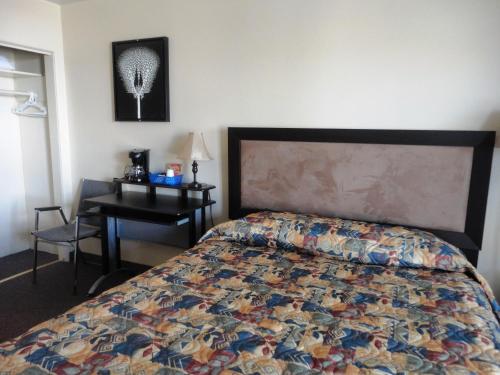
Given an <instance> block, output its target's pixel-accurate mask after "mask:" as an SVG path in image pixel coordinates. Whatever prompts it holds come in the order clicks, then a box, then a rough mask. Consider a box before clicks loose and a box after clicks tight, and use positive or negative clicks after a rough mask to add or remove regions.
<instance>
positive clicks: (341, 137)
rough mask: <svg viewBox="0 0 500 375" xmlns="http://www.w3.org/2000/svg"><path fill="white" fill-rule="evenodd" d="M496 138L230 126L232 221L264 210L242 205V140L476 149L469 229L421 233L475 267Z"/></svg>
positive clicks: (488, 135)
mask: <svg viewBox="0 0 500 375" xmlns="http://www.w3.org/2000/svg"><path fill="white" fill-rule="evenodd" d="M495 136H496V133H495V132H494V131H446V130H372V129H312V128H308V129H301V128H237V127H229V128H228V182H229V217H230V218H231V219H237V218H240V217H243V216H245V215H248V214H250V213H253V212H258V211H262V210H265V209H266V207H242V204H241V149H240V145H241V141H244V140H263V141H289V142H332V143H368V144H396V145H428V146H465V147H472V148H473V156H472V170H471V179H470V186H469V197H468V202H467V213H466V220H465V230H464V231H463V232H455V231H445V230H436V229H428V228H420V229H423V230H426V231H428V232H432V233H434V234H436V235H437V236H439V237H440V238H442V239H443V240H445V241H447V242H449V243H451V244H453V245H455V246H457V247H459V248H460V249H461V250H462V251H463V252H464V254H465V256H466V257H467V259H469V261H470V262H471V263H472V264H473V265H475V266H476V265H477V260H478V255H479V251H480V250H481V245H482V240H483V231H484V221H485V216H486V204H487V201H488V188H489V181H490V174H491V165H492V160H493V150H494V147H495ZM344 219H349V218H344ZM389 224H397V223H389Z"/></svg>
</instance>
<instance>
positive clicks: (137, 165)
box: [125, 148, 149, 182]
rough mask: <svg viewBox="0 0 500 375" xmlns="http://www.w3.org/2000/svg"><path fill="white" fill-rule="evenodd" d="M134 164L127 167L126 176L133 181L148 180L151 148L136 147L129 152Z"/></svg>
mask: <svg viewBox="0 0 500 375" xmlns="http://www.w3.org/2000/svg"><path fill="white" fill-rule="evenodd" d="M128 157H129V158H130V160H131V161H132V165H128V166H127V167H126V168H125V178H126V179H127V180H129V181H131V182H148V180H149V150H147V149H140V148H134V149H133V150H132V151H130V152H129V153H128Z"/></svg>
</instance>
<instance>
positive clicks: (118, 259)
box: [114, 218, 122, 269]
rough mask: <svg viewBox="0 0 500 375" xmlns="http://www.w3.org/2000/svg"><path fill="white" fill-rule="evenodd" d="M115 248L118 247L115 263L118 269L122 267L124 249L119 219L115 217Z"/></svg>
mask: <svg viewBox="0 0 500 375" xmlns="http://www.w3.org/2000/svg"><path fill="white" fill-rule="evenodd" d="M114 225H115V248H116V257H115V264H116V269H119V268H122V254H121V253H122V251H121V242H120V234H119V233H118V219H117V218H115V224H114Z"/></svg>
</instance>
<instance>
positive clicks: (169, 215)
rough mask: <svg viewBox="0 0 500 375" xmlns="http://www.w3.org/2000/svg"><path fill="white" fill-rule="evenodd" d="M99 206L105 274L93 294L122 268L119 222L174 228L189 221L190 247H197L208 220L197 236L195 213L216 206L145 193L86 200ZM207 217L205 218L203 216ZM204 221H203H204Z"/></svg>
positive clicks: (110, 195) (92, 289)
mask: <svg viewBox="0 0 500 375" xmlns="http://www.w3.org/2000/svg"><path fill="white" fill-rule="evenodd" d="M85 201H86V202H89V203H91V204H94V205H99V207H100V213H101V215H102V220H101V236H102V239H101V242H102V243H101V246H102V273H103V276H101V277H100V278H99V279H98V280H97V281H96V282H95V283H94V285H92V287H91V288H90V290H89V295H92V294H94V292H95V290H96V289H97V287H98V286H99V285H100V284H101V283H102V282H103V281H104V280H105V279H106V278H107V277H108V276H110V275H111V274H112V273H114V272H116V271H119V270H123V269H122V268H121V255H120V238H119V236H118V231H117V219H127V220H132V221H143V222H150V223H156V224H166V225H170V224H174V223H176V222H178V221H180V220H184V219H186V218H187V219H189V246H190V247H191V246H194V245H195V244H196V242H197V241H198V239H199V238H200V236H201V234H202V233H204V232H205V230H206V228H205V220H202V222H201V233H200V235H198V234H197V230H196V228H197V223H196V210H198V209H202V211H204V210H205V207H207V206H210V205H212V204H214V203H215V201H213V200H208V199H205V198H204V199H199V198H191V197H187V196H184V195H183V196H170V195H158V194H154V195H153V194H149V193H142V192H123V193H121V194H107V195H101V196H98V197H94V198H88V199H86V200H85ZM202 216H204V215H202ZM202 218H203V217H202Z"/></svg>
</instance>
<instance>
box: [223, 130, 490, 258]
mask: <svg viewBox="0 0 500 375" xmlns="http://www.w3.org/2000/svg"><path fill="white" fill-rule="evenodd" d="M494 136H495V135H494V132H441V131H388V130H387V131H386V130H376V131H373V130H339V129H261V128H230V129H229V158H230V164H229V175H230V216H231V217H232V218H235V217H240V216H243V215H244V214H246V213H248V212H254V211H258V210H263V209H268V210H274V211H292V212H301V213H316V214H320V215H323V216H331V217H342V218H347V219H355V220H364V221H371V222H380V223H391V224H401V225H405V226H410V227H418V228H423V229H426V230H431V231H433V232H435V233H437V234H439V235H441V237H443V238H444V239H445V240H448V241H450V242H452V243H454V244H455V245H457V246H459V247H461V248H462V249H466V250H468V251H469V252H470V251H472V254H475V258H477V250H479V249H480V246H481V239H482V230H483V224H484V211H485V207H486V199H487V187H488V181H489V173H490V168H491V157H492V151H493V145H494ZM480 185H481V186H480ZM478 224H479V225H478ZM473 258H474V257H472V258H471V260H473V262H475V261H476V260H477V259H473Z"/></svg>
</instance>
